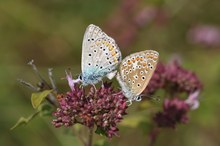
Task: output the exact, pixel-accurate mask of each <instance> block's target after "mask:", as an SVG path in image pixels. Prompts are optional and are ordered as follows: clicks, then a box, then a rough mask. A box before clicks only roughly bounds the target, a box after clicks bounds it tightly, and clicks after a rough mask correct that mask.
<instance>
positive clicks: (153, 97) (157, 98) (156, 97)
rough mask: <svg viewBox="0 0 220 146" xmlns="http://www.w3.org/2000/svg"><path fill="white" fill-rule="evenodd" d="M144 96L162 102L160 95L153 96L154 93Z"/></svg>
mask: <svg viewBox="0 0 220 146" xmlns="http://www.w3.org/2000/svg"><path fill="white" fill-rule="evenodd" d="M141 96H142V97H147V98H150V99H151V100H153V101H156V102H160V97H159V96H152V95H146V94H145V95H141Z"/></svg>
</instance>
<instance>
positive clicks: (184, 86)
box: [145, 60, 202, 94]
mask: <svg viewBox="0 0 220 146" xmlns="http://www.w3.org/2000/svg"><path fill="white" fill-rule="evenodd" d="M158 89H164V90H166V91H167V92H169V93H172V94H176V93H182V92H185V93H187V94H190V93H192V92H195V91H197V90H201V89H202V84H201V82H200V81H199V79H198V78H197V76H196V74H194V73H193V72H191V71H188V70H186V69H184V68H183V67H181V66H180V64H179V63H178V62H177V61H176V60H175V61H173V62H171V63H170V64H167V65H166V64H162V63H159V64H158V66H157V68H156V70H155V73H154V75H153V77H152V79H151V80H150V82H149V85H148V87H147V88H146V90H145V92H146V93H148V94H153V93H154V92H155V91H157V90H158Z"/></svg>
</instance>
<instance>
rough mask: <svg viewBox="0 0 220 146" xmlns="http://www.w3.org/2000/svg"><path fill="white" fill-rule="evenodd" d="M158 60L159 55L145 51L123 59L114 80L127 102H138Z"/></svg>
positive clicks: (151, 51)
mask: <svg viewBox="0 0 220 146" xmlns="http://www.w3.org/2000/svg"><path fill="white" fill-rule="evenodd" d="M158 60H159V53H158V52H157V51H153V50H145V51H141V52H137V53H134V54H131V55H129V56H127V57H126V58H124V59H123V60H122V62H121V64H120V66H119V72H118V73H117V75H116V78H117V80H118V82H119V84H120V86H121V88H122V92H123V94H124V95H125V96H126V97H127V98H128V102H130V103H132V101H140V100H141V96H140V94H141V93H142V92H143V90H144V89H145V88H146V86H147V85H148V83H149V81H150V79H151V77H152V75H153V73H154V70H155V68H156V66H157V63H158Z"/></svg>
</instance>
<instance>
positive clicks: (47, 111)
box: [38, 103, 54, 116]
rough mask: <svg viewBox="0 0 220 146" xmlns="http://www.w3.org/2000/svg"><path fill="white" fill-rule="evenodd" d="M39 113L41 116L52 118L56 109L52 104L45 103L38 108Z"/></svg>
mask: <svg viewBox="0 0 220 146" xmlns="http://www.w3.org/2000/svg"><path fill="white" fill-rule="evenodd" d="M38 111H40V116H51V115H52V112H53V111H54V108H53V107H52V106H51V105H50V104H48V103H45V104H41V105H40V106H39V107H38Z"/></svg>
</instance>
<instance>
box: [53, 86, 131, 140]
mask: <svg viewBox="0 0 220 146" xmlns="http://www.w3.org/2000/svg"><path fill="white" fill-rule="evenodd" d="M71 89H72V91H70V92H67V93H66V94H62V95H59V96H58V101H59V104H60V107H59V108H57V110H56V112H54V114H53V115H54V116H55V119H54V120H53V121H52V123H53V124H54V126H55V127H60V126H66V127H69V126H72V125H74V124H76V123H79V124H82V125H85V126H87V127H89V128H91V127H94V126H96V127H97V128H98V129H101V131H103V132H104V134H105V135H106V136H107V137H109V138H111V137H112V136H117V131H118V128H117V123H118V122H120V121H121V120H122V117H123V116H124V115H126V109H127V105H126V101H127V99H126V98H125V97H124V95H123V94H122V92H120V91H115V90H113V88H112V87H111V84H108V83H105V84H104V85H103V86H102V87H101V88H100V89H97V90H96V89H94V88H93V87H91V88H90V91H89V92H88V93H87V94H86V92H85V90H84V89H83V88H80V87H79V86H77V85H73V86H71Z"/></svg>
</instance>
